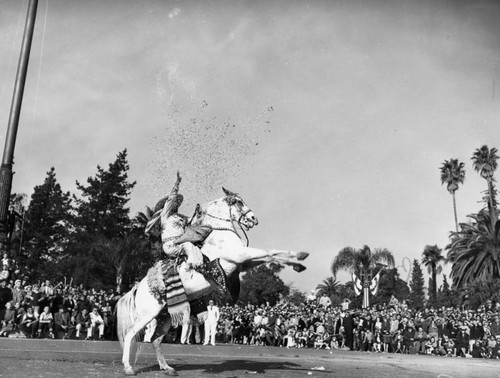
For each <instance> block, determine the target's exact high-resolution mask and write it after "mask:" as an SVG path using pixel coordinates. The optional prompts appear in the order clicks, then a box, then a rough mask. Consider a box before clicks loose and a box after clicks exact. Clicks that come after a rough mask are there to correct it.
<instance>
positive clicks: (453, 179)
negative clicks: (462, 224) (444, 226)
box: [439, 159, 465, 231]
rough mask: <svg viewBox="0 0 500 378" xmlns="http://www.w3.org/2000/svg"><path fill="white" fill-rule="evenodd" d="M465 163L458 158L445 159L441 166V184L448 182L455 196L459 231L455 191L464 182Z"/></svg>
mask: <svg viewBox="0 0 500 378" xmlns="http://www.w3.org/2000/svg"><path fill="white" fill-rule="evenodd" d="M464 165H465V164H464V163H462V162H459V161H458V159H450V160H445V161H444V162H443V164H442V165H441V167H440V168H439V169H440V170H441V185H443V184H446V189H448V192H450V194H451V195H452V197H453V212H454V214H455V230H456V231H458V218H457V203H456V201H455V192H456V191H457V190H458V185H459V184H463V183H464V180H465V170H464Z"/></svg>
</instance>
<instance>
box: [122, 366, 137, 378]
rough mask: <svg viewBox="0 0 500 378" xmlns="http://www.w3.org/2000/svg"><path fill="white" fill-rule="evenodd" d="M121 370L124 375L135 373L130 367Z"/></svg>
mask: <svg viewBox="0 0 500 378" xmlns="http://www.w3.org/2000/svg"><path fill="white" fill-rule="evenodd" d="M123 372H124V373H125V375H127V376H131V375H137V374H136V373H135V371H134V369H132V368H125V369H123Z"/></svg>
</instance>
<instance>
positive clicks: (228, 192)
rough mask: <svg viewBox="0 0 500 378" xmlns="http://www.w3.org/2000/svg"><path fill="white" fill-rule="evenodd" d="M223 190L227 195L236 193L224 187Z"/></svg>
mask: <svg viewBox="0 0 500 378" xmlns="http://www.w3.org/2000/svg"><path fill="white" fill-rule="evenodd" d="M222 191H223V192H224V194H225V195H226V196H234V195H235V193H233V192H231V191H230V190H227V189H226V188H224V187H222Z"/></svg>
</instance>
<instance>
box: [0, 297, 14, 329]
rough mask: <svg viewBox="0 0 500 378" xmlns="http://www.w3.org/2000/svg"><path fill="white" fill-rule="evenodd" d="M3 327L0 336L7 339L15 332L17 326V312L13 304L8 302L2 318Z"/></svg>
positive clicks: (0, 319) (0, 318)
mask: <svg viewBox="0 0 500 378" xmlns="http://www.w3.org/2000/svg"><path fill="white" fill-rule="evenodd" d="M0 321H1V326H2V328H1V329H0V336H4V337H7V336H8V335H9V333H10V332H12V331H14V329H15V326H16V310H15V309H14V308H13V306H12V303H11V302H7V304H6V305H5V310H4V311H3V316H2V317H0Z"/></svg>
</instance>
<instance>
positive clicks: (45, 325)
mask: <svg viewBox="0 0 500 378" xmlns="http://www.w3.org/2000/svg"><path fill="white" fill-rule="evenodd" d="M53 322H54V317H53V316H52V313H51V312H50V308H49V306H45V307H44V308H43V312H42V313H41V314H40V318H39V319H38V338H39V339H41V338H42V337H44V335H47V334H48V335H49V337H50V338H51V339H53V338H54V328H53Z"/></svg>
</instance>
